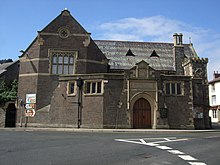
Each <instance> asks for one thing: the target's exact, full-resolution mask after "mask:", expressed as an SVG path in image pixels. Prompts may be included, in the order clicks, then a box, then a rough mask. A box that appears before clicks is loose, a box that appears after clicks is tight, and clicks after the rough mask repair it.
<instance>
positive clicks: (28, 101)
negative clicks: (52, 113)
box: [26, 94, 36, 104]
mask: <svg viewBox="0 0 220 165" xmlns="http://www.w3.org/2000/svg"><path fill="white" fill-rule="evenodd" d="M31 103H32V104H35V103H36V94H26V104H31Z"/></svg>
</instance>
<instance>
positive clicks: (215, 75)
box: [213, 71, 220, 79]
mask: <svg viewBox="0 0 220 165" xmlns="http://www.w3.org/2000/svg"><path fill="white" fill-rule="evenodd" d="M218 77H220V73H218V71H216V72H215V71H214V74H213V78H214V79H216V78H218Z"/></svg>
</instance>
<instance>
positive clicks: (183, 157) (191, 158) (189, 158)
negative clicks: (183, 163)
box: [178, 155, 197, 160]
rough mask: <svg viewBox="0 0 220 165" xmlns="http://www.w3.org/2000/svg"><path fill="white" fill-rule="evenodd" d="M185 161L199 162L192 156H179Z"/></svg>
mask: <svg viewBox="0 0 220 165" xmlns="http://www.w3.org/2000/svg"><path fill="white" fill-rule="evenodd" d="M178 156H179V157H180V158H181V159H183V160H197V159H196V158H194V157H192V156H190V155H178Z"/></svg>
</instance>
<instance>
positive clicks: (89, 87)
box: [85, 81, 103, 95]
mask: <svg viewBox="0 0 220 165" xmlns="http://www.w3.org/2000/svg"><path fill="white" fill-rule="evenodd" d="M102 93H103V83H102V81H86V83H85V94H91V95H94V94H102Z"/></svg>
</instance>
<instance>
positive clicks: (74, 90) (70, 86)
mask: <svg viewBox="0 0 220 165" xmlns="http://www.w3.org/2000/svg"><path fill="white" fill-rule="evenodd" d="M72 85H73V88H72ZM72 90H73V92H72ZM76 92H77V84H76V81H68V83H67V96H76Z"/></svg>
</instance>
